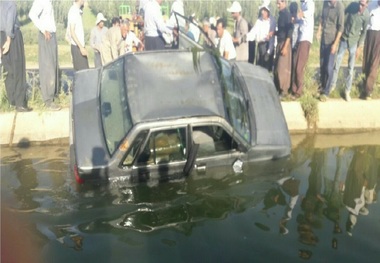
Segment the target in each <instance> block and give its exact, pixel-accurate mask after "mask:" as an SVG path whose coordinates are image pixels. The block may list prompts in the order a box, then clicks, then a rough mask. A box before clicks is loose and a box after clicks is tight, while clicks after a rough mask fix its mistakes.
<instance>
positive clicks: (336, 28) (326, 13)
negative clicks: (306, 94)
mask: <svg viewBox="0 0 380 263" xmlns="http://www.w3.org/2000/svg"><path fill="white" fill-rule="evenodd" d="M343 29H344V7H343V4H342V3H341V2H340V1H338V0H325V1H324V2H323V8H322V16H321V21H320V23H319V27H318V33H317V38H318V40H320V42H321V47H320V54H319V59H320V72H321V88H320V93H321V94H320V96H319V100H320V101H322V102H324V101H326V100H327V98H328V96H329V95H330V91H331V82H332V77H333V71H334V62H335V55H336V53H337V51H338V47H339V41H340V37H341V36H342V33H343Z"/></svg>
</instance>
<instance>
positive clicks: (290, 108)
mask: <svg viewBox="0 0 380 263" xmlns="http://www.w3.org/2000/svg"><path fill="white" fill-rule="evenodd" d="M282 108H283V111H284V115H285V118H286V121H287V124H288V127H289V130H290V132H291V133H292V134H297V133H299V134H304V133H307V132H317V133H352V132H361V131H373V130H380V100H370V101H364V100H359V99H353V100H352V101H351V102H346V101H344V100H342V99H330V100H328V101H327V102H324V103H318V111H319V116H318V122H317V127H316V129H315V130H309V129H308V124H307V121H306V119H305V116H304V112H303V110H302V108H301V105H300V103H299V102H296V101H295V102H282ZM0 127H1V128H0V145H17V144H19V143H29V142H46V141H49V140H56V139H62V140H66V139H67V138H68V137H69V109H62V110H61V111H58V112H49V111H46V112H45V111H44V112H38V111H32V112H27V113H16V112H9V113H0ZM67 142H68V139H67Z"/></svg>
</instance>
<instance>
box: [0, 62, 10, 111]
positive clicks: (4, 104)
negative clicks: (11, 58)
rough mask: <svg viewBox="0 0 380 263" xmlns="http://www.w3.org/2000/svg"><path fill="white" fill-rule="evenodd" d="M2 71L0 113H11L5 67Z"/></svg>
mask: <svg viewBox="0 0 380 263" xmlns="http://www.w3.org/2000/svg"><path fill="white" fill-rule="evenodd" d="M0 70H1V71H0V111H9V102H8V99H7V92H6V90H5V83H4V81H5V76H6V73H4V71H3V67H0Z"/></svg>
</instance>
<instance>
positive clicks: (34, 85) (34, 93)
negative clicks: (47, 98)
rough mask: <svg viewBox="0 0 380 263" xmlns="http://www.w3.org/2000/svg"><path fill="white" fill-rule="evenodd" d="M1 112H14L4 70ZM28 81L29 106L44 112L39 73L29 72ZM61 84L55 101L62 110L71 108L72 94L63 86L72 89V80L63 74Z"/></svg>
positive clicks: (0, 84) (0, 76)
mask: <svg viewBox="0 0 380 263" xmlns="http://www.w3.org/2000/svg"><path fill="white" fill-rule="evenodd" d="M0 73H1V74H0V112H8V111H12V110H13V108H11V107H10V105H9V101H8V98H7V93H6V89H5V82H4V81H5V77H6V73H4V72H3V68H1V72H0ZM26 77H27V78H26V81H27V85H28V89H27V100H28V106H30V107H32V108H33V110H35V111H38V110H43V109H44V108H45V105H44V102H43V99H42V95H41V92H40V88H39V81H38V78H39V76H38V73H37V72H34V73H31V72H27V74H26ZM60 79H61V84H60V85H59V89H60V90H59V92H58V94H57V96H56V98H55V99H54V101H55V103H56V104H57V105H60V106H61V107H62V108H67V107H69V103H70V97H71V95H70V93H69V92H68V91H67V92H66V91H65V90H64V89H63V86H64V85H66V86H67V87H71V85H72V80H71V78H70V77H68V76H67V75H66V74H62V76H61V78H60Z"/></svg>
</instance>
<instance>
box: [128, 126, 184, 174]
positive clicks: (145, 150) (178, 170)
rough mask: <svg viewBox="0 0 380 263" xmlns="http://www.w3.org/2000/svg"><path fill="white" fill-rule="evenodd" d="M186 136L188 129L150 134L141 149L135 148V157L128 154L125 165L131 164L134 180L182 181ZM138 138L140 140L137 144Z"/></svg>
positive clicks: (156, 131) (180, 128)
mask: <svg viewBox="0 0 380 263" xmlns="http://www.w3.org/2000/svg"><path fill="white" fill-rule="evenodd" d="M186 134H187V132H186V127H179V128H172V127H171V128H167V129H159V130H157V129H155V130H151V131H150V132H149V133H148V135H147V136H145V138H144V140H143V141H142V142H141V143H140V145H139V146H138V147H135V148H136V150H135V151H136V154H135V155H133V154H132V153H129V154H127V158H126V161H124V163H126V164H128V163H129V164H132V165H131V169H132V171H131V176H132V178H133V180H136V179H137V180H138V181H147V180H149V179H157V180H160V181H165V180H168V179H173V178H178V177H182V176H183V168H184V166H185V164H186V160H187V157H186V151H187V146H186ZM138 138H139V136H138V137H136V140H137V139H138ZM136 140H135V141H136ZM131 148H133V144H132V147H131Z"/></svg>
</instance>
